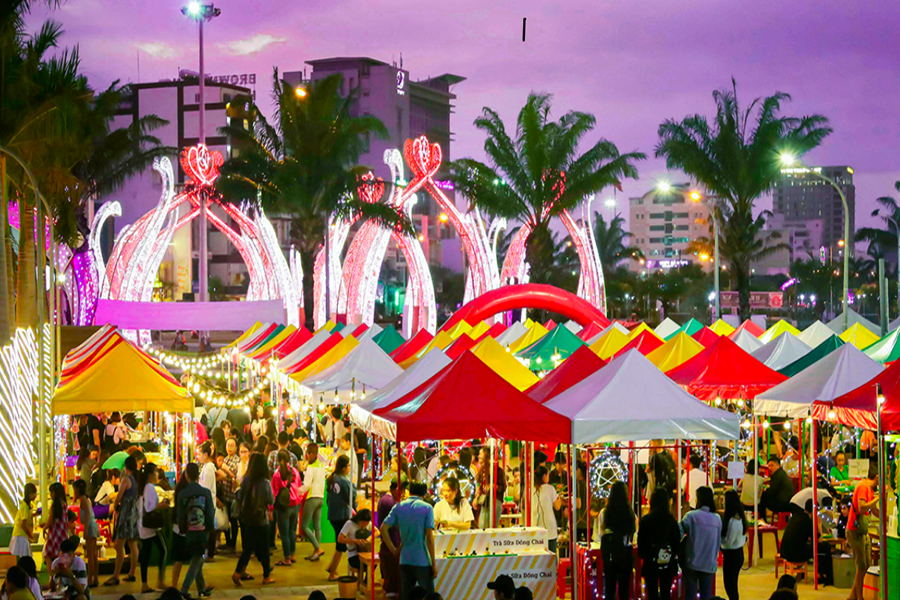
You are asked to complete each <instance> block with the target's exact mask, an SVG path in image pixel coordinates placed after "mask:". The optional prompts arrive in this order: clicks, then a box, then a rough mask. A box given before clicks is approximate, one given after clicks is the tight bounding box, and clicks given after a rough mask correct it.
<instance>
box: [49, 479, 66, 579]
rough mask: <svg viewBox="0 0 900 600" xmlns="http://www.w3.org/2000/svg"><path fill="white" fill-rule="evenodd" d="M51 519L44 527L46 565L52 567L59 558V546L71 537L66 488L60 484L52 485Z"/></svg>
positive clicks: (50, 489)
mask: <svg viewBox="0 0 900 600" xmlns="http://www.w3.org/2000/svg"><path fill="white" fill-rule="evenodd" d="M49 491H50V502H51V504H50V517H49V518H48V519H47V523H46V524H45V525H44V539H45V540H46V541H45V542H44V564H46V565H52V564H53V561H54V560H56V558H57V557H58V556H59V545H60V544H62V543H63V542H64V541H65V540H66V538H68V537H69V511H68V509H67V506H66V504H67V503H66V488H65V487H63V484H61V483H59V482H55V483H51V484H50V488H49Z"/></svg>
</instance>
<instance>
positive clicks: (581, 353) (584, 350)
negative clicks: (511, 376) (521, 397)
mask: <svg viewBox="0 0 900 600" xmlns="http://www.w3.org/2000/svg"><path fill="white" fill-rule="evenodd" d="M606 362H607V361H605V360H603V359H602V358H600V357H599V356H597V355H596V354H594V353H593V352H591V350H590V349H589V348H588V347H587V346H581V347H580V348H578V349H577V350H575V352H573V353H572V354H571V355H570V356H569V358H567V359H566V360H564V361H563V362H562V364H561V365H559V366H558V367H556V368H555V369H553V370H552V371H550V372H549V373H547V375H546V376H545V377H544V378H543V379H541V380H540V381H538V382H537V383H535V384H534V385H533V386H531V387H530V388H528V389H527V390H525V393H526V394H528V396H529V397H530V398H531V399H532V400H535V401H537V402H540V403H541V404H544V403H545V402H547V401H548V400H550V399H551V398H554V397H555V396H557V395H558V394H560V393H562V392H564V391H566V390H567V389H569V388H570V387H572V386H573V385H575V384H576V383H578V382H579V381H581V380H582V379H584V378H585V377H587V376H588V375H590V374H591V373H593V372H594V371H596V370H597V369H600V368H602V367H603V365H605V364H606Z"/></svg>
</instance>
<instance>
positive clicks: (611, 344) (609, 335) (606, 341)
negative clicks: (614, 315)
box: [590, 328, 628, 360]
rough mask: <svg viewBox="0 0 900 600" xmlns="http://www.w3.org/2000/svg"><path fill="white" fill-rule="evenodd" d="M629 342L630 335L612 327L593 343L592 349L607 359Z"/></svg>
mask: <svg viewBox="0 0 900 600" xmlns="http://www.w3.org/2000/svg"><path fill="white" fill-rule="evenodd" d="M627 343H628V336H627V335H626V334H624V333H622V332H621V331H619V330H618V329H615V328H612V329H610V330H609V331H607V332H606V333H604V334H602V337H601V338H600V339H599V340H597V341H596V342H594V343H593V344H591V346H590V349H591V350H593V351H594V354H596V355H597V356H599V357H600V358H602V359H604V360H607V359H609V358H611V357H612V355H613V354H615V353H616V352H618V351H619V350H621V349H622V346H624V345H625V344H627Z"/></svg>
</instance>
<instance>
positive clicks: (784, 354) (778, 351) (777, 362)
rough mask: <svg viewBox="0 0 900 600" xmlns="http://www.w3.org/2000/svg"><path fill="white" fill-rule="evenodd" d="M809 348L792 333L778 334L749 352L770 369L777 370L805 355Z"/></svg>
mask: <svg viewBox="0 0 900 600" xmlns="http://www.w3.org/2000/svg"><path fill="white" fill-rule="evenodd" d="M811 350H812V348H810V347H809V346H807V345H806V344H804V343H803V342H801V341H800V339H799V338H797V337H795V336H793V335H780V336H778V337H777V338H775V339H773V340H772V341H770V342H769V343H768V344H766V345H765V346H763V347H762V348H759V349H757V350H756V351H754V352H751V353H750V354H751V355H752V356H753V358H755V359H756V360H759V361H762V363H763V364H764V365H766V366H767V367H769V368H770V369H775V370H776V371H777V370H779V369H782V368H784V367H786V366H788V365H789V364H791V363H792V362H794V361H795V360H798V359H800V358H802V357H804V356H806V354H807V353H809V352H810V351H811Z"/></svg>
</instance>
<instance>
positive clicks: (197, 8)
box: [181, 2, 222, 347]
mask: <svg viewBox="0 0 900 600" xmlns="http://www.w3.org/2000/svg"><path fill="white" fill-rule="evenodd" d="M181 13H182V14H183V15H184V16H186V17H188V18H189V19H193V20H194V21H197V23H198V24H199V26H200V106H199V112H200V116H199V121H200V136H199V139H200V143H201V144H206V129H205V128H204V113H205V112H206V110H205V109H206V96H205V92H206V73H205V72H204V69H203V22H204V21H211V20H212V19H214V18H215V17H218V16H219V15H220V14H222V11H221V10H219V9H218V8H216V7H215V5H213V4H201V3H200V2H191V3H190V4H188V5H187V6H185V7H184V8H182V9H181ZM207 227H208V221H207V216H206V198H201V199H200V244H199V245H200V260H199V261H198V263H199V270H200V273H199V275H198V278H199V279H200V302H207V301H209V274H208V268H209V265H208V262H209V248H208V245H209V243H208V240H207V233H208V232H207ZM200 346H201V347H203V341H202V340H201V343H200Z"/></svg>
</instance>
